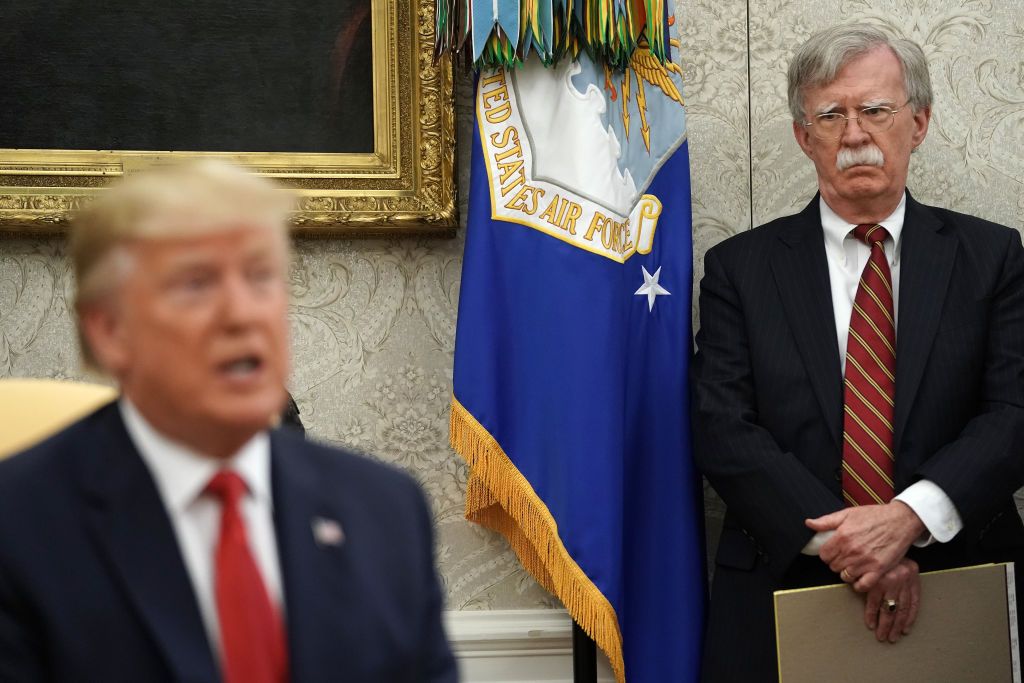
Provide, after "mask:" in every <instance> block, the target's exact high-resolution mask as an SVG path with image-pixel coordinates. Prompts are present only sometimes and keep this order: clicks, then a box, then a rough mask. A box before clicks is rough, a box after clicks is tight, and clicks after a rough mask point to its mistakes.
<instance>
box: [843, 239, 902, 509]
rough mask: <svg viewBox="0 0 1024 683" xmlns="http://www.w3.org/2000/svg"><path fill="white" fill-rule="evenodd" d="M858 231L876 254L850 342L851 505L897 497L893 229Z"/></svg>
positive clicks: (847, 461)
mask: <svg viewBox="0 0 1024 683" xmlns="http://www.w3.org/2000/svg"><path fill="white" fill-rule="evenodd" d="M853 234H854V237H856V238H857V239H859V240H860V241H862V242H864V243H865V244H867V245H868V246H869V247H871V256H870V258H869V259H868V263H867V265H866V266H865V267H864V272H863V273H862V274H861V276H860V285H859V286H858V287H857V296H856V297H854V300H853V312H852V314H851V315H850V336H849V338H848V340H847V342H846V377H845V380H844V384H845V392H844V393H845V400H844V405H843V498H845V499H846V502H847V503H849V504H850V505H874V504H882V503H888V502H889V501H890V500H892V497H893V483H892V469H893V467H892V466H893V453H892V444H893V426H892V424H893V400H894V397H895V395H896V325H895V323H894V321H893V305H892V304H893V298H892V277H891V275H890V273H889V262H888V261H887V260H886V258H885V251H884V250H883V248H882V242H883V241H884V240H885V238H886V236H887V235H888V233H887V232H886V230H885V228H883V227H882V226H881V225H858V226H857V227H856V228H854V231H853Z"/></svg>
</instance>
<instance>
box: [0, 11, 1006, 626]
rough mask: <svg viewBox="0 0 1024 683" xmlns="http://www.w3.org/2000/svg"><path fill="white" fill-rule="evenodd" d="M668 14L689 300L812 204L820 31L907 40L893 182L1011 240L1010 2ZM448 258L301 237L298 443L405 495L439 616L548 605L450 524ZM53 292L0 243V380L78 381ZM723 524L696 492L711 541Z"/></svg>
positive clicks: (54, 250)
mask: <svg viewBox="0 0 1024 683" xmlns="http://www.w3.org/2000/svg"><path fill="white" fill-rule="evenodd" d="M836 7H838V10H837V9H835V8H836ZM676 10H677V14H676V17H677V21H678V23H679V26H680V28H681V32H682V35H683V51H682V54H681V55H680V61H681V64H682V66H683V69H684V73H685V78H686V92H685V95H686V101H687V107H688V116H689V123H688V125H689V131H690V146H691V159H692V187H693V212H694V216H693V224H694V263H695V276H696V280H695V294H694V296H695V299H694V301H696V290H697V289H698V285H699V278H700V276H701V274H702V272H703V271H702V260H703V254H704V252H705V251H706V250H707V249H708V248H709V247H711V246H712V245H714V244H716V243H717V242H719V241H721V240H722V239H724V238H726V237H728V236H729V235H731V234H734V233H736V232H738V231H740V230H747V229H749V228H750V227H752V225H757V224H760V223H763V222H765V221H766V220H769V219H771V218H773V217H775V216H779V215H782V214H785V213H790V212H793V211H795V210H797V209H798V208H800V207H801V206H802V205H803V204H804V203H805V202H806V201H808V199H809V198H810V197H811V196H812V195H813V193H814V189H815V183H814V174H813V168H812V166H811V164H810V162H809V161H807V160H806V159H805V158H804V157H803V156H802V154H801V153H800V151H799V149H798V148H797V146H796V144H795V142H793V139H792V132H791V128H790V120H789V117H788V113H787V108H786V101H785V75H784V74H785V68H786V64H787V63H788V60H789V57H790V54H791V52H792V48H793V46H795V45H797V44H799V43H800V41H801V40H802V39H804V38H805V37H806V36H807V35H809V34H810V33H811V32H813V31H814V30H816V29H818V28H822V27H825V26H827V25H829V24H831V23H834V22H835V21H841V20H848V19H849V20H852V19H860V20H865V21H870V22H872V23H875V24H878V25H880V26H882V27H883V28H885V29H886V30H888V31H890V32H892V33H894V34H898V35H905V36H910V37H913V38H915V39H916V40H918V41H919V42H921V43H922V45H924V48H925V51H926V52H927V54H928V56H929V58H930V59H931V63H932V78H933V85H934V88H935V96H936V104H935V110H934V116H933V118H932V125H931V131H930V133H929V136H928V139H927V140H926V141H925V143H924V145H923V146H922V148H921V150H920V151H919V153H918V154H916V155H915V158H914V160H913V162H912V166H911V178H910V187H911V190H912V191H913V192H914V193H915V196H917V197H918V198H920V199H922V200H923V201H926V202H934V203H940V204H943V205H945V206H948V207H950V208H953V209H956V210H960V211H966V212H970V213H974V214H977V215H980V216H983V217H986V218H989V219H991V220H995V221H998V222H1001V223H1004V224H1007V225H1011V226H1013V227H1016V228H1018V229H1020V228H1021V227H1022V226H1024V156H1022V154H1021V150H1022V149H1024V10H1022V9H1021V6H1020V3H1019V0H949V1H947V2H941V3H938V2H933V1H930V0H848V1H847V2H845V3H842V4H840V5H829V4H821V3H814V2H810V0H759V1H757V2H748V1H746V0H745V1H743V2H740V1H738V0H689V1H682V2H677V4H676ZM837 12H838V14H837ZM457 90H458V97H457V104H456V113H457V117H458V130H459V135H460V139H459V166H460V167H459V171H460V173H459V177H460V188H459V189H460V195H461V197H463V201H464V198H465V196H466V190H467V189H468V182H469V181H468V176H469V174H468V159H469V145H470V143H471V136H472V134H473V111H472V80H471V78H470V77H469V76H468V75H466V74H462V75H461V76H460V78H459V83H458V88H457ZM461 208H462V215H463V216H465V215H466V214H465V208H466V207H465V205H464V204H463V206H462V207H461ZM461 254H462V231H461V230H460V234H459V236H458V237H456V238H455V239H452V240H438V239H401V240H399V239H394V240H351V239H347V240H309V239H306V240H300V241H299V242H298V243H297V244H296V245H295V260H294V264H293V266H292V268H291V272H290V280H291V286H292V292H293V303H292V309H291V324H292V335H293V344H294V355H295V362H294V370H293V373H292V378H291V386H290V388H291V390H292V393H293V394H294V396H295V398H296V400H297V402H298V404H299V408H300V410H301V412H302V419H303V421H304V422H305V424H306V425H307V428H308V430H309V432H310V434H311V435H312V436H313V437H314V438H317V439H321V440H323V441H326V442H329V443H332V444H336V445H339V446H345V447H348V448H352V449H355V450H359V451H363V452H366V453H369V454H372V455H373V456H374V457H377V458H379V459H381V460H384V461H387V462H391V463H393V464H395V465H397V466H399V467H402V468H404V469H406V470H408V471H409V472H411V473H412V474H413V475H415V476H416V477H417V478H418V479H419V480H420V482H421V483H422V484H423V486H424V488H425V490H426V491H427V493H428V495H429V497H430V500H431V502H432V505H433V511H434V518H435V522H436V525H437V531H438V538H437V546H438V562H439V566H440V569H441V574H442V577H443V579H444V582H445V585H446V588H447V595H448V607H449V608H450V609H514V608H531V607H542V608H544V607H556V606H557V601H555V600H554V599H553V598H552V597H551V596H549V595H548V594H547V593H545V592H544V591H543V590H542V589H540V588H539V587H538V586H537V585H536V584H535V583H534V582H533V581H532V580H531V579H530V578H529V577H528V576H527V575H526V574H525V572H524V571H523V570H522V569H521V568H520V567H519V564H518V562H517V561H516V559H515V557H514V556H513V555H512V553H511V552H510V551H509V549H508V546H507V545H506V544H505V542H504V541H503V540H502V539H501V538H500V537H498V536H496V535H495V534H492V533H490V532H487V531H484V530H483V529H480V528H479V527H475V526H472V525H470V524H468V523H467V522H465V521H464V520H463V519H462V496H463V491H464V488H465V482H466V468H465V466H464V465H463V463H462V461H461V460H460V459H459V458H458V457H456V456H455V455H454V454H453V453H452V452H451V450H450V449H449V448H448V445H447V425H448V398H449V396H450V393H451V367H452V350H453V347H454V337H455V317H456V312H457V305H458V296H459V276H460V270H461ZM71 291H72V277H71V274H70V264H69V263H68V260H67V258H66V256H65V250H64V247H63V244H62V243H61V241H60V240H54V239H50V238H46V239H31V238H24V237H20V238H15V237H9V236H8V237H2V238H0V376H42V377H66V378H78V377H81V376H82V375H81V371H80V370H79V368H78V354H77V348H76V342H75V334H74V329H73V323H72V320H71V318H70V316H69V314H68V302H69V301H70V297H71ZM694 315H695V319H696V307H694ZM722 510H723V509H722V504H721V502H720V501H719V500H718V499H717V497H716V496H715V495H714V492H713V491H711V490H710V489H707V521H708V537H709V542H710V543H711V544H712V545H713V544H714V539H715V538H716V537H717V533H718V528H719V526H720V524H721V517H722ZM711 550H712V551H713V548H712V549H711Z"/></svg>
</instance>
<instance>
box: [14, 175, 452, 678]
mask: <svg viewBox="0 0 1024 683" xmlns="http://www.w3.org/2000/svg"><path fill="white" fill-rule="evenodd" d="M288 204H289V198H288V197H287V196H286V195H284V194H283V193H282V192H281V191H280V190H277V189H275V188H273V187H272V186H271V185H270V184H269V183H267V182H266V181H264V180H262V179H259V178H256V177H254V176H251V175H248V174H246V173H244V172H242V171H240V170H238V169H235V168H233V167H230V166H226V165H222V164H216V163H212V162H203V163H195V164H191V165H187V166H181V167H174V168H167V169H161V170H156V171H151V172H148V173H144V174H139V175H138V176H135V177H133V178H131V179H129V180H127V181H126V182H125V183H123V184H122V185H121V186H119V187H117V188H115V189H113V190H110V191H108V192H107V193H106V194H104V195H103V196H102V197H101V198H100V199H99V200H97V201H96V202H95V203H94V205H93V206H92V207H91V208H90V209H89V211H88V212H87V213H85V214H83V215H82V216H81V217H80V218H79V220H78V222H77V224H76V226H75V227H74V230H73V233H72V240H71V256H72V259H73V261H74V267H75V274H76V276H77V282H78V291H77V295H76V301H75V308H76V312H77V314H78V323H79V334H80V338H81V340H82V348H83V353H84V356H85V359H86V362H87V363H88V364H90V365H92V366H94V367H96V368H99V369H102V370H103V371H105V372H107V373H109V374H110V375H111V376H112V377H113V378H114V379H115V380H116V381H117V382H118V384H119V386H120V389H121V398H120V400H119V401H117V402H115V403H112V404H110V405H108V406H105V407H103V408H101V409H100V410H98V411H97V412H95V413H93V414H92V415H90V416H88V417H86V418H85V419H83V420H82V421H80V422H78V423H76V424H74V425H72V426H71V427H69V428H68V429H66V430H65V431H63V432H61V433H60V434H58V435H56V436H54V437H53V438H51V439H48V440H47V441H45V442H43V443H41V444H39V445H37V446H35V447H33V448H31V449H30V450H28V451H26V452H25V453H22V454H20V455H17V456H14V457H13V458H11V459H9V460H7V461H5V462H3V463H0V680H5V681H6V680H12V681H93V680H95V681H104V682H106V683H117V682H119V681H125V682H126V683H127V682H129V681H131V682H135V681H153V682H156V681H196V682H207V681H209V682H211V683H212V682H215V681H225V682H226V683H259V682H262V681H266V682H267V683H269V682H271V681H273V682H275V683H277V682H282V681H325V682H326V681H338V680H345V681H366V682H370V681H374V682H377V681H380V682H395V683H398V682H400V681H408V682H410V683H412V682H414V681H416V682H419V681H438V682H441V681H445V682H447V681H455V680H456V679H457V676H456V671H455V665H454V661H453V659H452V656H451V653H450V651H449V648H448V645H447V642H446V639H445V635H444V632H443V628H442V625H441V605H442V598H441V592H440V588H439V585H438V581H437V576H436V574H435V571H434V566H433V555H432V528H431V521H430V516H429V511H428V508H427V506H426V504H425V502H424V500H423V497H422V494H421V492H420V491H419V489H418V487H417V486H416V485H415V484H414V483H413V482H412V480H411V479H409V478H408V477H407V476H405V475H403V474H400V473H398V472H396V471H393V470H391V469H390V468H387V467H385V466H382V465H380V464H376V463H373V462H371V461H369V460H366V459H364V458H360V457H358V456H355V455H352V454H349V453H345V452H342V451H337V450H333V449H329V448H325V447H321V446H317V445H314V444H311V443H308V442H306V441H304V440H302V439H301V438H300V437H298V436H297V435H294V434H292V433H290V432H287V431H284V430H274V429H270V428H269V425H270V424H271V423H272V422H273V420H274V418H275V417H276V416H277V415H278V414H279V413H280V411H281V409H282V406H283V404H284V401H285V397H286V394H285V389H284V382H285V379H286V377H287V375H288V371H289V354H288V322H287V306H288V294H287V284H286V274H287V268H288V260H289V250H288V235H287V230H286V224H285V216H286V212H287V209H288Z"/></svg>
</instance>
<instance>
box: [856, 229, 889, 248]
mask: <svg viewBox="0 0 1024 683" xmlns="http://www.w3.org/2000/svg"><path fill="white" fill-rule="evenodd" d="M888 235H889V231H888V230H886V229H885V228H883V227H882V226H881V225H879V224H878V223H862V224H861V225H858V226H857V227H856V228H854V229H853V236H854V237H856V238H857V239H859V240H860V241H861V242H863V243H864V244H866V245H868V246H869V247H870V246H873V245H875V244H879V245H880V244H881V243H882V242H884V241H885V238H886V237H888Z"/></svg>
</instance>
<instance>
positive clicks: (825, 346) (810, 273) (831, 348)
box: [771, 196, 843, 447]
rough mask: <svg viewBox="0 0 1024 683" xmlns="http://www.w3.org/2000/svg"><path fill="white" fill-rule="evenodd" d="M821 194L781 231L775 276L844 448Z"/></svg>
mask: <svg viewBox="0 0 1024 683" xmlns="http://www.w3.org/2000/svg"><path fill="white" fill-rule="evenodd" d="M825 258H826V256H825V240H824V237H823V235H822V231H821V217H820V214H819V211H818V198H817V196H816V197H815V198H814V199H813V200H812V201H811V203H810V204H808V205H807V207H806V208H805V209H804V210H803V211H801V212H800V213H799V214H797V215H796V216H793V217H792V218H791V219H790V222H789V225H787V226H786V227H785V228H783V229H782V231H781V233H780V235H779V243H777V244H776V246H775V249H774V251H773V252H772V256H771V259H772V261H771V267H772V273H773V275H774V277H775V283H776V286H777V287H778V288H779V294H780V296H781V298H782V305H783V308H784V310H785V312H786V319H787V320H788V322H789V325H790V329H792V331H793V336H794V338H795V339H796V344H797V348H798V349H799V351H800V356H801V358H802V360H803V362H804V365H805V367H806V368H807V375H808V377H809V378H810V381H811V385H812V386H813V387H814V393H815V396H817V398H818V404H819V405H820V406H821V411H822V414H823V415H824V416H825V422H826V424H827V425H828V430H829V433H830V434H831V435H832V439H833V441H834V442H835V444H836V446H837V447H838V446H839V445H840V443H841V442H840V433H841V426H842V409H843V403H842V402H843V397H842V388H841V385H842V377H841V373H840V365H839V343H838V341H837V339H836V323H835V315H834V314H833V312H832V288H831V285H830V284H829V276H828V264H827V262H826V261H825Z"/></svg>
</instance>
